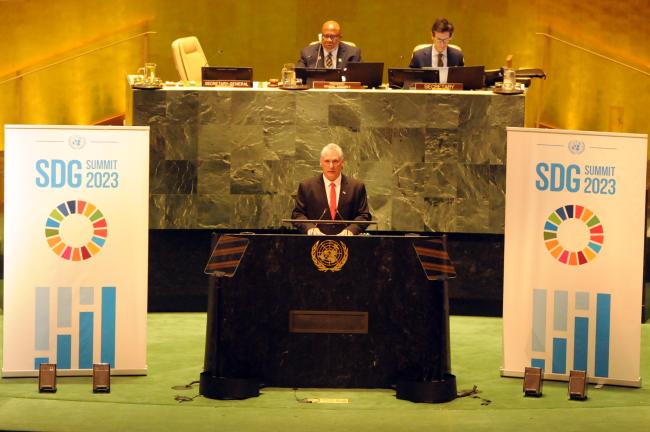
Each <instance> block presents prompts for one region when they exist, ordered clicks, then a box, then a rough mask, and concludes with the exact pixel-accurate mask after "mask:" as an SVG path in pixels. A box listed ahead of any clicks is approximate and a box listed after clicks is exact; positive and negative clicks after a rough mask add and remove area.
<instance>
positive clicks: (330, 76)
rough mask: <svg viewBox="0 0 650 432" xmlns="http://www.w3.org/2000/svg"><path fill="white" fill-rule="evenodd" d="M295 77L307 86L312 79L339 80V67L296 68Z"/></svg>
mask: <svg viewBox="0 0 650 432" xmlns="http://www.w3.org/2000/svg"><path fill="white" fill-rule="evenodd" d="M296 78H300V79H302V82H303V83H305V84H307V85H308V86H311V84H312V83H313V82H314V81H341V69H322V68H296Z"/></svg>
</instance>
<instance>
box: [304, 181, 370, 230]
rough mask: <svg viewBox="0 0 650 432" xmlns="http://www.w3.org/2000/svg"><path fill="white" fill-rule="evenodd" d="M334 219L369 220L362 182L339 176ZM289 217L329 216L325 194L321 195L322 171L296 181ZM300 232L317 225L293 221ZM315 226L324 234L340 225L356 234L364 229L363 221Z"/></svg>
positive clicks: (322, 191) (323, 191)
mask: <svg viewBox="0 0 650 432" xmlns="http://www.w3.org/2000/svg"><path fill="white" fill-rule="evenodd" d="M337 204H338V206H337V215H336V219H338V220H341V219H343V220H360V221H369V220H372V216H371V215H370V211H369V210H368V197H367V196H366V187H365V185H364V184H363V183H362V182H360V181H358V180H355V179H353V178H351V177H347V176H344V175H342V176H341V193H340V194H339V202H338V203H337ZM291 219H330V220H331V216H330V211H329V205H328V204H327V195H325V182H324V181H323V175H322V174H319V175H318V176H315V177H310V178H308V179H307V180H305V181H303V182H301V183H300V186H298V195H297V196H296V207H295V208H294V209H293V213H292V214H291ZM294 225H295V226H296V228H298V229H299V230H300V231H301V232H302V233H304V234H306V233H307V231H308V230H309V229H310V228H315V227H316V226H317V225H316V224H313V223H296V224H294ZM318 228H320V230H321V231H322V232H323V233H324V234H338V233H339V232H341V231H343V229H344V228H347V229H349V230H350V231H352V233H353V234H359V233H361V232H363V231H365V229H366V225H365V224H364V225H357V224H352V225H348V226H343V225H339V224H335V225H325V224H321V225H318Z"/></svg>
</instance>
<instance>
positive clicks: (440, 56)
mask: <svg viewBox="0 0 650 432" xmlns="http://www.w3.org/2000/svg"><path fill="white" fill-rule="evenodd" d="M444 65H445V64H444V63H443V62H442V53H438V67H443V66H444Z"/></svg>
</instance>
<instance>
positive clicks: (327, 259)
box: [311, 240, 348, 272]
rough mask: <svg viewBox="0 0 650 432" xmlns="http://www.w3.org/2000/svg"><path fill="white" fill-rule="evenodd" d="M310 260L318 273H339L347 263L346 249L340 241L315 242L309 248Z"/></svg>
mask: <svg viewBox="0 0 650 432" xmlns="http://www.w3.org/2000/svg"><path fill="white" fill-rule="evenodd" d="M311 260H312V262H313V263H314V265H315V266H316V268H318V270H319V271H322V272H326V271H331V272H337V271H340V270H341V269H342V268H343V266H344V265H345V263H346V262H347V261H348V247H347V246H346V245H345V243H343V242H342V241H335V240H323V241H320V240H319V241H317V242H316V243H314V245H313V246H312V247H311Z"/></svg>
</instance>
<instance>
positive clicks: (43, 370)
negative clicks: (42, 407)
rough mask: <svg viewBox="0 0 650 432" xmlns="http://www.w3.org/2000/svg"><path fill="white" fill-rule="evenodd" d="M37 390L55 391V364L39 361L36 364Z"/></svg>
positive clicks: (44, 391) (42, 391)
mask: <svg viewBox="0 0 650 432" xmlns="http://www.w3.org/2000/svg"><path fill="white" fill-rule="evenodd" d="M38 392H39V393H56V364H54V363H41V364H40V365H39V366H38Z"/></svg>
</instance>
